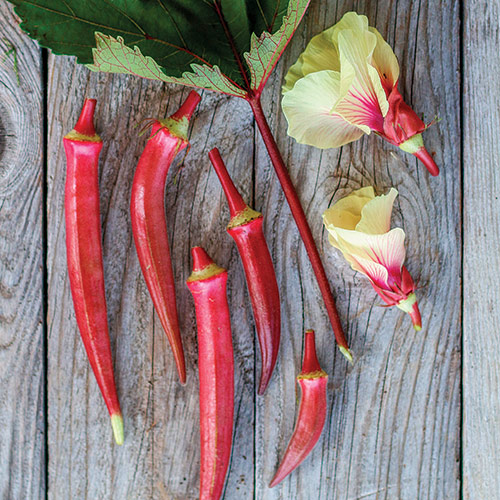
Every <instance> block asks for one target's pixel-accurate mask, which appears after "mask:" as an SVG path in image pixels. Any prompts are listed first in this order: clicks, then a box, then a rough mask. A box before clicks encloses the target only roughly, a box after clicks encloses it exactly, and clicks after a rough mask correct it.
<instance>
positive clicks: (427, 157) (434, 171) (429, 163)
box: [413, 148, 439, 177]
mask: <svg viewBox="0 0 500 500" xmlns="http://www.w3.org/2000/svg"><path fill="white" fill-rule="evenodd" d="M413 154H414V155H415V156H416V157H417V158H418V159H419V160H420V161H421V162H422V163H423V164H424V165H425V167H426V168H427V170H428V171H429V173H430V174H431V175H433V176H434V177H435V176H436V175H439V167H438V166H437V165H436V162H435V161H434V158H433V157H432V156H431V154H430V153H429V152H428V151H427V149H425V148H420V149H419V150H418V151H416V152H415V153H413Z"/></svg>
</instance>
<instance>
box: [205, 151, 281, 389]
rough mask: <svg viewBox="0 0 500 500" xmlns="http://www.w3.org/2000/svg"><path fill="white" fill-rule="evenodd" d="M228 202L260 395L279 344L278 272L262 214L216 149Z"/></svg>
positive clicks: (215, 161) (214, 159) (213, 155)
mask: <svg viewBox="0 0 500 500" xmlns="http://www.w3.org/2000/svg"><path fill="white" fill-rule="evenodd" d="M208 156H209V157H210V160H211V162H212V165H213V166H214V169H215V171H216V172H217V176H218V177H219V180H220V182H221V184H222V188H223V189H224V193H225V194H226V198H227V201H228V204H229V212H230V214H231V221H230V222H229V225H228V229H227V232H228V233H229V234H230V235H231V237H232V238H233V239H234V241H235V242H236V246H237V247H238V252H239V254H240V257H241V261H242V263H243V268H244V270H245V277H246V281H247V286H248V291H249V294H250V299H251V301H252V309H253V314H254V318H255V324H256V330H257V338H258V339H259V347H260V353H261V359H262V365H261V375H260V382H259V388H258V394H264V391H265V390H266V387H267V385H268V383H269V380H270V379H271V376H272V373H273V370H274V366H275V365H276V360H277V358H278V351H279V346H280V335H281V332H280V328H281V317H280V295H279V289H278V282H277V280H276V273H275V271H274V266H273V261H272V259H271V254H270V253H269V248H268V247H267V243H266V239H265V237H264V232H263V230H262V223H263V220H264V219H263V217H262V214H261V213H259V212H256V211H254V210H252V209H251V208H249V207H248V205H247V204H246V203H245V202H244V201H243V198H242V197H241V195H240V193H239V192H238V190H237V189H236V187H235V185H234V183H233V181H232V180H231V177H230V176H229V173H228V171H227V169H226V166H225V165H224V162H223V160H222V158H221V156H220V153H219V150H218V149H217V148H215V149H212V151H210V152H209V153H208Z"/></svg>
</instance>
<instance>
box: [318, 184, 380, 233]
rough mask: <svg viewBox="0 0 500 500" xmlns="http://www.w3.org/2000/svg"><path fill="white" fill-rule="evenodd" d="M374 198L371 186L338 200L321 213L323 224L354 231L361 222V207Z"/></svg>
mask: <svg viewBox="0 0 500 500" xmlns="http://www.w3.org/2000/svg"><path fill="white" fill-rule="evenodd" d="M374 198H375V191H374V190H373V187H372V186H367V187H364V188H361V189H358V190H356V191H353V192H352V193H351V194H350V195H348V196H346V197H345V198H342V199H340V200H338V201H337V202H336V203H334V204H333V205H332V206H331V207H330V208H328V209H327V210H325V212H324V213H323V223H324V224H325V226H326V227H327V228H328V226H333V227H340V228H342V229H356V226H357V224H358V223H359V222H360V220H361V213H362V210H363V207H364V206H365V205H366V204H368V203H369V202H371V201H372V200H373V199H374Z"/></svg>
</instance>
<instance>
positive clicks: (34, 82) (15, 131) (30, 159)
mask: <svg viewBox="0 0 500 500" xmlns="http://www.w3.org/2000/svg"><path fill="white" fill-rule="evenodd" d="M12 48H13V49H14V50H15V53H14V52H11V53H10V54H8V52H9V51H10V50H11V49H12ZM15 56H17V57H15ZM16 59H17V71H18V75H19V80H18V76H17V75H16V64H15V61H16ZM0 61H2V64H0V498H2V499H3V498H5V499H18V498H19V499H20V498H29V499H33V500H35V499H42V498H45V439H46V436H45V415H44V391H45V382H44V370H45V359H44V349H43V337H44V329H43V295H42V290H43V245H42V227H43V226H42V213H43V189H42V186H43V184H42V179H43V175H42V174H43V149H42V138H43V135H42V133H41V131H42V123H43V122H42V120H43V114H42V76H41V51H40V49H39V48H38V46H37V45H36V44H35V43H34V42H32V41H31V40H30V39H29V38H28V37H27V36H25V35H24V34H22V33H21V31H20V29H19V28H18V26H17V24H16V19H15V17H14V15H13V14H12V11H11V9H10V8H9V7H7V6H6V5H4V4H3V3H1V4H0Z"/></svg>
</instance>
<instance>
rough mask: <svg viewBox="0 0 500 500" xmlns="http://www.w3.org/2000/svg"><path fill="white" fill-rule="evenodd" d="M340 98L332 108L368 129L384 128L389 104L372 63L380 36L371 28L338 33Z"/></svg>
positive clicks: (381, 130)
mask: <svg viewBox="0 0 500 500" xmlns="http://www.w3.org/2000/svg"><path fill="white" fill-rule="evenodd" d="M338 42H339V53H340V67H341V70H340V78H341V80H340V98H339V100H338V102H337V103H336V105H335V106H334V108H333V111H335V112H337V113H339V114H340V115H342V116H343V117H344V118H345V119H346V120H347V121H348V122H349V123H352V124H353V125H357V126H359V127H360V128H362V129H363V131H365V132H366V133H369V131H370V129H371V130H376V131H378V132H381V133H382V132H383V122H384V120H383V118H384V116H385V115H386V114H387V111H388V109H389V104H388V102H387V97H386V94H385V91H384V89H383V87H382V83H381V81H380V76H379V74H378V72H377V70H376V69H375V68H374V67H372V66H370V64H369V62H370V61H371V59H372V54H373V51H374V49H375V46H376V44H377V37H376V36H375V35H374V34H373V33H370V32H369V31H364V32H355V31H352V30H343V31H341V32H339V35H338Z"/></svg>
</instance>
